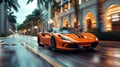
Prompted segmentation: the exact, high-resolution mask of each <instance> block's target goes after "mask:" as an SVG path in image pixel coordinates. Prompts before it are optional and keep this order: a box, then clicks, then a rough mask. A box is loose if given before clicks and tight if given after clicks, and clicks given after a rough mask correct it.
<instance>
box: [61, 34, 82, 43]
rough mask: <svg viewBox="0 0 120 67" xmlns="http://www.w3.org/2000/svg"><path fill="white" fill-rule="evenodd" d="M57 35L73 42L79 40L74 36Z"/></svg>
mask: <svg viewBox="0 0 120 67" xmlns="http://www.w3.org/2000/svg"><path fill="white" fill-rule="evenodd" d="M59 35H60V36H62V37H64V38H67V39H69V40H71V41H74V42H77V41H78V40H79V39H80V37H78V36H77V35H75V34H59Z"/></svg>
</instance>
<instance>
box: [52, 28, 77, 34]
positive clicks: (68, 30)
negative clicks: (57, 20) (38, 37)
mask: <svg viewBox="0 0 120 67" xmlns="http://www.w3.org/2000/svg"><path fill="white" fill-rule="evenodd" d="M53 32H54V33H61V34H77V33H79V31H78V30H75V29H73V28H53Z"/></svg>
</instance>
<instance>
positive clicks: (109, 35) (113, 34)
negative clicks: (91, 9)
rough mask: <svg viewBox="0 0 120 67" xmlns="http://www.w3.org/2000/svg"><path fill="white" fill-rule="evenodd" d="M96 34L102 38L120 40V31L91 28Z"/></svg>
mask: <svg viewBox="0 0 120 67" xmlns="http://www.w3.org/2000/svg"><path fill="white" fill-rule="evenodd" d="M88 32H91V33H93V34H95V35H96V36H97V37H98V38H99V39H100V40H110V41H120V31H118V32H99V31H97V30H89V31H88Z"/></svg>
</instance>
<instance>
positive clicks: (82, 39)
mask: <svg viewBox="0 0 120 67" xmlns="http://www.w3.org/2000/svg"><path fill="white" fill-rule="evenodd" d="M38 44H39V46H49V47H50V48H51V49H52V50H53V51H56V50H58V49H62V50H77V49H93V48H95V47H96V46H97V44H98V38H97V37H96V36H95V35H93V34H92V33H85V32H79V31H77V30H75V29H73V28H53V29H52V30H50V31H48V32H44V33H42V32H40V33H38Z"/></svg>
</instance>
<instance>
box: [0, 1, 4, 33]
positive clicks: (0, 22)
mask: <svg viewBox="0 0 120 67" xmlns="http://www.w3.org/2000/svg"><path fill="white" fill-rule="evenodd" d="M3 10H4V5H3V3H1V4H0V34H2V33H4V11H3Z"/></svg>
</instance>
